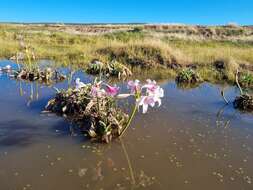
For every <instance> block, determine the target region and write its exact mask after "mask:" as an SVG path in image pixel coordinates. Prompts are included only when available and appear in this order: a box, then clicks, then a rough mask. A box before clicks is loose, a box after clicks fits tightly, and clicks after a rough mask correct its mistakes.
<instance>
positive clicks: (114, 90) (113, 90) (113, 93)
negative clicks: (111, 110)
mask: <svg viewBox="0 0 253 190" xmlns="http://www.w3.org/2000/svg"><path fill="white" fill-rule="evenodd" d="M105 92H106V93H107V95H109V96H116V95H117V94H118V93H119V87H117V86H110V85H108V84H106V90H105Z"/></svg>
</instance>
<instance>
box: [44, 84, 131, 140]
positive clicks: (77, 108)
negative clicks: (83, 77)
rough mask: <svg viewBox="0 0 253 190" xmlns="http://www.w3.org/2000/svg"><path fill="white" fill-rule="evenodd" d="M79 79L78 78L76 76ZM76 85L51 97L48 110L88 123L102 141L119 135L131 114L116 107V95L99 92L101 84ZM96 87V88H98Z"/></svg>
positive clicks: (82, 124)
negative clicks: (113, 96)
mask: <svg viewBox="0 0 253 190" xmlns="http://www.w3.org/2000/svg"><path fill="white" fill-rule="evenodd" d="M77 81H79V80H77ZM77 85H78V86H77V88H69V89H67V90H62V91H60V92H58V93H57V94H56V96H55V98H54V99H52V100H50V101H49V102H48V104H47V106H46V110H49V111H52V112H54V113H58V114H60V115H63V116H66V117H67V118H68V119H71V120H72V121H74V122H81V126H82V127H85V126H86V129H85V130H86V131H87V132H88V134H89V136H90V137H92V138H96V139H98V140H100V141H102V142H107V143H108V142H110V141H111V140H112V138H115V137H118V136H119V135H120V132H121V130H122V127H123V126H124V125H125V124H126V122H127V120H128V115H127V114H125V113H124V112H123V111H122V110H121V109H119V108H117V107H116V104H115V102H114V99H113V98H112V97H111V96H107V95H105V93H106V91H104V90H101V91H100V92H98V89H96V88H99V86H100V85H101V84H99V83H96V84H94V85H93V86H92V84H86V85H83V86H81V85H80V82H79V83H78V82H77ZM95 91H96V92H95Z"/></svg>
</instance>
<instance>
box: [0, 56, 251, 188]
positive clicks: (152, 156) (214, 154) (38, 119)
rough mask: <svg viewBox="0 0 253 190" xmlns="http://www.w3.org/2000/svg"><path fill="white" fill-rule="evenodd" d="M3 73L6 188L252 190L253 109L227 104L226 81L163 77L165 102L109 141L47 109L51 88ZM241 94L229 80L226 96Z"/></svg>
mask: <svg viewBox="0 0 253 190" xmlns="http://www.w3.org/2000/svg"><path fill="white" fill-rule="evenodd" d="M7 63H9V62H5V61H2V62H1V64H0V66H3V65H6V64H7ZM0 75H1V76H0V189H1V190H2V189H3V190H16V189H20V190H23V189H26V190H29V189H35V190H55V189H61V190H69V189H74V190H79V189H80V190H81V189H92V190H93V189H94V190H96V189H98V190H99V189H104V190H107V189H109V190H111V189H180V190H184V189H189V190H196V189H205V190H213V189H222V190H223V189H224V190H225V189H231V190H239V189H244V190H246V189H253V184H252V183H253V165H252V161H253V160H252V159H253V152H252V151H253V150H252V148H253V136H252V135H253V115H250V114H245V113H240V112H238V111H236V110H234V109H233V106H232V105H231V104H230V105H228V106H226V107H224V102H223V100H222V99H221V97H220V95H219V88H220V86H217V85H211V84H208V83H205V84H202V85H201V86H199V87H198V88H195V89H189V90H183V89H178V88H177V86H176V84H175V83H174V82H173V81H166V82H163V83H162V87H163V88H164V89H165V95H166V96H165V98H164V99H163V104H162V107H161V108H160V109H150V110H149V113H148V114H146V115H142V114H140V113H139V114H137V116H136V118H135V119H134V122H133V123H132V126H131V129H129V130H128V131H127V133H126V134H125V136H124V138H123V139H121V140H115V141H114V142H113V143H111V144H109V145H105V144H94V143H91V142H90V141H88V139H87V138H86V137H84V136H83V135H82V134H80V133H79V132H78V130H76V129H75V126H74V125H72V124H70V123H68V122H66V121H65V120H64V119H62V118H60V117H57V116H55V115H45V114H41V110H43V107H44V106H45V105H46V103H47V101H48V100H49V99H50V98H52V97H53V96H54V94H55V91H54V90H53V89H52V88H51V87H47V86H43V85H39V84H36V83H24V82H18V81H15V80H11V79H10V78H9V77H8V76H7V75H6V74H0ZM77 76H78V77H81V78H82V80H83V81H86V82H88V81H91V80H92V78H91V77H89V76H87V75H84V74H83V73H81V72H78V73H76V74H75V75H74V76H73V78H75V77H77ZM55 86H56V87H57V88H67V86H68V84H67V82H63V83H59V84H57V85H55ZM237 94H238V91H237V90H236V89H235V88H233V87H227V98H228V99H230V100H233V98H234V97H235V96H236V95H237Z"/></svg>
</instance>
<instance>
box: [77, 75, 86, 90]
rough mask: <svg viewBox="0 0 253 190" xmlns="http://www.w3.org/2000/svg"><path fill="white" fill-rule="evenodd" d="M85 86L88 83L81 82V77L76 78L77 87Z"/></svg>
mask: <svg viewBox="0 0 253 190" xmlns="http://www.w3.org/2000/svg"><path fill="white" fill-rule="evenodd" d="M85 86H86V84H84V83H83V82H81V81H80V78H77V79H76V89H80V88H83V87H85Z"/></svg>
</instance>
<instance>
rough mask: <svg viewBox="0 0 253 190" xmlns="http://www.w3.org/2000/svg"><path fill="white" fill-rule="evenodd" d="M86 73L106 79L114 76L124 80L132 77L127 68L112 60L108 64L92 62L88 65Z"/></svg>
mask: <svg viewBox="0 0 253 190" xmlns="http://www.w3.org/2000/svg"><path fill="white" fill-rule="evenodd" d="M87 73H89V74H94V75H98V74H102V75H105V76H106V77H110V76H116V77H118V78H126V77H128V76H131V75H132V72H131V70H130V69H129V68H128V67H126V66H125V65H123V64H121V63H119V62H118V61H116V60H113V61H111V62H110V63H102V62H100V61H98V60H94V61H92V62H91V63H90V64H89V66H88V69H87Z"/></svg>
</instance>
